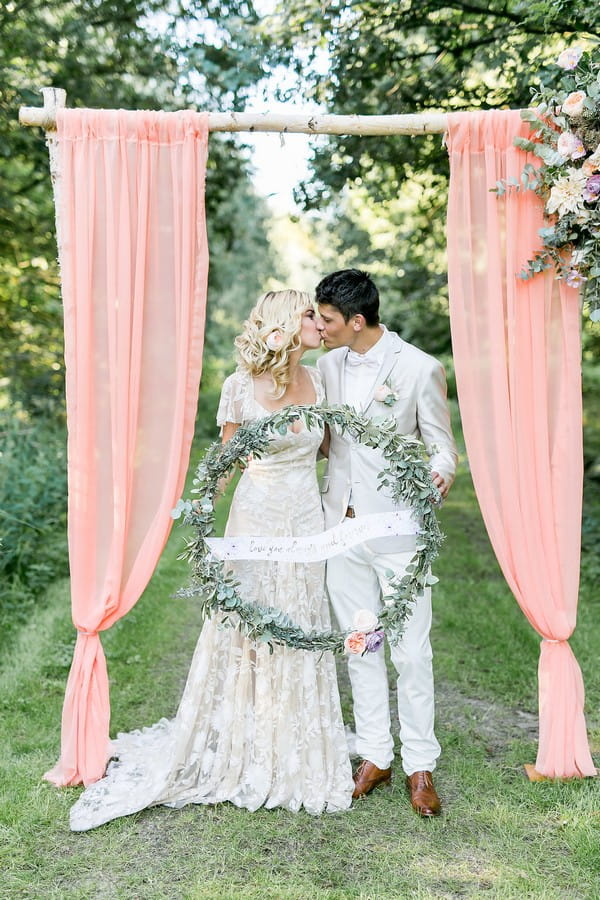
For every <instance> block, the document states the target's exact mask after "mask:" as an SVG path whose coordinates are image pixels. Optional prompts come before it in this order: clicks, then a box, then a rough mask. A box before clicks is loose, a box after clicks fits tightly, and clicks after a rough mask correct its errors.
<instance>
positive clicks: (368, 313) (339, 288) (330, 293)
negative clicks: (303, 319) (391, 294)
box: [315, 269, 379, 326]
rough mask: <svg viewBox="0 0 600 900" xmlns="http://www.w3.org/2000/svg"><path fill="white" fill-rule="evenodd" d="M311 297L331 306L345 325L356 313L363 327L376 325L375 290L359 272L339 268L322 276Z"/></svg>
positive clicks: (376, 301) (377, 323)
mask: <svg viewBox="0 0 600 900" xmlns="http://www.w3.org/2000/svg"><path fill="white" fill-rule="evenodd" d="M315 296H316V301H317V303H327V304H328V305H329V306H335V308H336V309H338V310H339V311H340V312H341V314H342V315H343V317H344V321H345V322H349V321H350V319H351V318H352V316H356V315H358V314H359V313H360V315H361V316H364V317H365V322H366V323H367V325H370V326H373V325H379V291H378V290H377V288H376V287H375V282H374V281H373V280H372V278H370V276H369V275H368V274H367V273H366V272H361V270H360V269H340V270H339V271H338V272H332V273H331V275H326V276H325V278H323V279H322V280H321V281H320V282H319V283H318V285H317V288H316V292H315Z"/></svg>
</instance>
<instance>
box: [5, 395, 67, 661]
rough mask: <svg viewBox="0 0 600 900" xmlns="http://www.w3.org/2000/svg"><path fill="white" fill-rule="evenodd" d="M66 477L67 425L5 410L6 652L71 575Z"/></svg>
mask: <svg viewBox="0 0 600 900" xmlns="http://www.w3.org/2000/svg"><path fill="white" fill-rule="evenodd" d="M66 481H67V478H66V449H65V436H64V427H63V425H62V423H60V422H59V423H57V424H55V423H53V422H50V421H48V420H46V419H43V420H41V421H35V422H34V423H29V424H27V423H23V422H18V421H15V420H11V419H10V418H9V417H8V416H7V415H6V414H2V413H0V536H1V540H0V654H1V652H2V650H3V649H4V648H5V647H6V646H7V644H8V642H9V640H10V639H12V638H13V636H14V632H15V630H16V629H17V628H18V627H19V626H22V625H23V624H24V623H25V622H26V621H27V619H28V618H29V617H30V616H31V615H32V612H33V604H34V602H35V601H36V599H37V598H38V597H39V596H40V595H41V594H43V593H45V592H46V591H47V590H48V585H49V584H51V583H52V582H53V581H54V580H55V579H56V578H58V577H60V576H64V575H66V574H67V570H68V565H67V552H66V549H67V548H66V516H67V508H66V499H67V485H66Z"/></svg>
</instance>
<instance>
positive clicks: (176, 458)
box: [45, 109, 208, 785]
mask: <svg viewBox="0 0 600 900" xmlns="http://www.w3.org/2000/svg"><path fill="white" fill-rule="evenodd" d="M55 141H56V148H55V150H54V154H53V155H54V166H55V171H54V173H53V174H54V180H55V195H56V208H57V233H58V244H59V259H60V267H61V280H62V294H63V303H64V318H65V360H66V399H67V424H68V484H69V501H68V502H69V509H68V535H69V559H70V570H71V600H72V616H73V622H74V625H75V627H76V628H77V631H78V635H77V642H76V645H75V652H74V656H73V662H72V666H71V671H70V674H69V679H68V683H67V690H66V696H65V702H64V707H63V715H62V745H61V756H60V760H59V762H58V763H57V765H56V766H55V767H54V768H53V769H52V770H51V771H50V772H47V773H46V775H45V777H46V778H47V779H48V780H49V781H52V782H53V783H55V784H58V785H70V784H79V783H81V782H83V783H84V784H89V783H91V782H93V781H96V780H97V779H98V778H100V777H102V775H103V773H104V768H105V765H106V761H107V756H108V732H109V720H110V704H109V688H108V676H107V670H106V661H105V657H104V652H103V650H102V644H101V642H100V638H99V633H100V632H102V631H104V630H106V629H107V628H110V627H111V625H113V624H114V622H116V621H117V620H118V619H120V618H121V617H122V616H124V615H125V614H126V613H127V612H128V611H129V610H130V609H131V607H132V606H133V605H134V604H135V603H136V602H137V600H138V599H139V597H140V595H141V593H142V591H143V590H144V588H145V587H146V584H147V583H148V580H149V578H150V576H151V574H152V572H153V570H154V567H155V565H156V563H157V561H158V558H159V556H160V553H161V551H162V549H163V547H164V545H165V543H166V540H167V537H168V535H169V531H170V528H171V525H172V522H173V520H172V518H171V516H170V511H171V509H172V508H173V506H174V505H175V503H176V501H177V498H178V497H179V496H180V495H181V491H182V489H183V484H184V480H185V473H186V469H187V466H188V462H189V454H190V446H191V441H192V437H193V433H194V421H195V415H196V408H197V400H198V389H199V383H200V374H201V370H202V349H203V340H204V321H205V308H206V284H207V274H208V247H207V240H206V226H205V216H204V181H205V174H206V157H207V146H208V116H207V115H206V114H199V113H192V112H179V113H163V112H148V111H142V112H129V111H124V110H75V109H69V110H59V111H58V114H57V136H56V139H55Z"/></svg>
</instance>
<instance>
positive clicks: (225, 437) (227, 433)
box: [216, 422, 240, 497]
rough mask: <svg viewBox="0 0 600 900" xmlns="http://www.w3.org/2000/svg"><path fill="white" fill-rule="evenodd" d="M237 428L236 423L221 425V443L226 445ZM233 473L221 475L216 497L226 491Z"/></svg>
mask: <svg viewBox="0 0 600 900" xmlns="http://www.w3.org/2000/svg"><path fill="white" fill-rule="evenodd" d="M239 427H240V426H239V424H237V423H236V422H225V423H224V425H223V430H222V432H221V443H222V444H226V443H227V441H229V440H231V438H232V437H233V436H234V434H235V433H236V431H237V430H238V428H239ZM234 471H235V470H234ZM234 471H232V472H230V473H229V475H223V477H222V478H219V481H218V483H217V492H216V496H217V497H220V496H221V495H222V494H224V493H225V491H226V490H227V485H228V484H229V482H230V481H231V479H232V478H233V475H234Z"/></svg>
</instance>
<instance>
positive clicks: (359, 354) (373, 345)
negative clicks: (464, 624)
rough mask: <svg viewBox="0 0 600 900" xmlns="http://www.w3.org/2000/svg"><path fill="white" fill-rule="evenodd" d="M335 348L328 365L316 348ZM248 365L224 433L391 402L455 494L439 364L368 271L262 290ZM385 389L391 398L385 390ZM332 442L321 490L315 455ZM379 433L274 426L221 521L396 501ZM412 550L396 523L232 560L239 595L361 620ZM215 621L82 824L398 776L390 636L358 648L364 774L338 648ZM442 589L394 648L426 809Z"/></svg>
mask: <svg viewBox="0 0 600 900" xmlns="http://www.w3.org/2000/svg"><path fill="white" fill-rule="evenodd" d="M321 345H323V347H324V348H325V349H326V350H327V351H328V352H326V353H324V354H323V355H322V356H321V357H319V359H318V363H317V367H316V368H314V367H310V366H304V365H302V364H301V359H302V356H303V355H304V353H305V352H306V351H309V350H317V349H318V348H319V347H320V346H321ZM235 346H236V350H237V355H238V367H237V369H236V371H235V372H234V373H233V374H232V375H230V376H229V377H228V378H227V379H226V380H225V382H224V384H223V388H222V392H221V398H220V402H219V408H218V412H217V423H218V425H219V426H220V428H221V436H222V440H223V442H225V441H228V440H229V439H230V438H231V437H232V436H233V435H234V434H235V432H236V431H237V429H238V428H240V427H241V426H245V425H248V424H250V423H252V422H255V421H256V420H257V419H261V418H264V417H265V416H268V415H270V414H272V413H273V412H275V411H277V410H279V409H282V408H284V407H287V406H291V405H294V406H296V405H298V406H304V405H312V404H321V403H323V402H325V400H326V401H327V403H328V404H330V405H331V404H347V405H349V406H350V407H353V408H354V410H355V411H356V412H359V413H360V414H361V415H362V416H365V417H368V418H377V417H381V416H383V415H385V416H389V415H391V416H393V418H394V420H395V422H396V426H397V429H398V431H399V432H400V433H401V434H405V435H411V436H414V437H416V438H418V439H419V440H420V441H422V443H423V445H424V447H425V450H426V451H427V453H428V456H429V463H430V466H431V478H432V481H433V483H434V484H435V485H436V487H437V488H438V490H439V491H440V494H441V496H442V497H445V496H446V495H447V493H448V490H449V488H450V485H451V483H452V480H453V477H454V472H455V468H456V462H457V453H456V446H455V443H454V439H453V436H452V430H451V425H450V415H449V410H448V404H447V399H446V380H445V375H444V370H443V368H442V366H441V364H440V363H439V362H438V361H437V360H435V359H434V358H433V357H431V356H429V355H428V354H426V353H424V352H423V351H421V350H419V349H418V348H417V347H414V346H413V345H411V344H409V343H407V342H406V341H404V340H402V339H401V338H400V337H399V336H398V335H397V334H395V333H394V332H391V331H389V330H388V329H387V328H386V327H385V326H384V325H383V324H381V323H380V320H379V294H378V291H377V287H376V285H375V284H374V282H373V280H372V279H371V278H370V276H369V275H367V274H366V273H365V272H362V271H359V270H357V269H344V270H340V271H338V272H334V273H332V274H330V275H327V276H326V277H325V278H323V280H322V281H321V282H320V283H319V284H318V285H317V288H316V297H315V300H313V298H312V297H311V295H309V294H307V293H303V292H300V291H295V290H283V291H271V292H268V293H266V294H264V295H263V296H262V297H260V299H259V300H258V302H257V303H256V305H255V307H254V308H253V310H252V311H251V313H250V315H249V317H248V319H247V321H246V322H245V323H244V327H243V331H242V333H241V334H240V335H239V336H238V337H237V338H236V340H235ZM384 393H385V396H383V395H384ZM319 453H322V454H323V455H325V456H327V458H328V463H327V471H326V474H325V476H324V477H323V480H322V484H321V488H319V483H318V479H317V468H316V463H317V455H318V454H319ZM384 467H385V460H384V457H383V454H382V452H381V451H380V450H378V449H377V448H372V447H367V446H365V445H363V444H360V443H358V442H354V441H353V440H352V438H351V437H350V436H349V435H346V434H345V433H344V434H340V433H338V432H337V430H336V429H331V430H330V429H329V428H328V427H323V426H322V425H319V426H314V427H313V426H311V427H307V426H305V425H304V424H303V423H302V422H300V421H297V422H295V423H294V424H293V425H292V426H290V427H289V428H288V430H287V431H286V432H285V433H283V434H281V433H279V431H277V432H275V433H274V434H273V436H272V437H271V438H270V441H269V445H268V448H267V450H266V451H265V452H264V453H263V454H262V455H261V456H260V458H253V459H251V460H250V461H249V462H248V465H247V466H246V467H245V468H244V471H243V473H242V475H241V477H240V480H239V482H238V485H237V487H236V489H235V492H234V495H233V500H232V503H231V508H230V513H229V519H228V522H227V527H226V532H225V533H226V536H228V537H235V536H242V535H245V536H252V535H254V536H258V535H260V536H267V535H268V536H278V537H281V536H288V537H301V536H308V535H317V534H319V533H320V532H322V531H323V529H324V528H330V527H333V526H340V527H341V528H342V529H343V528H345V527H346V526H347V525H348V524H349V523H351V522H352V520H353V519H355V518H358V517H360V516H364V515H368V514H371V513H375V512H388V511H393V510H396V509H398V508H399V505H398V504H397V503H395V502H394V501H393V500H392V498H391V496H389V495H387V494H386V490H385V489H381V490H378V486H379V480H378V476H379V473H380V472H381V471H382V469H383V468H384ZM413 555H414V550H411V551H407V550H406V549H405V547H403V546H399V544H398V541H397V539H396V538H394V537H385V538H381V539H375V540H369V541H366V542H364V543H360V544H356V545H354V546H351V547H350V548H349V549H347V550H345V551H344V552H342V553H340V554H338V555H336V556H333V557H331V558H330V559H329V560H328V561H327V565H326V567H325V564H323V563H315V562H305V561H298V562H286V561H279V560H270V561H269V560H261V561H253V560H245V561H242V560H238V561H236V562H235V563H231V566H232V568H233V570H234V573H235V577H236V580H237V581H238V582H239V584H240V593H241V594H242V595H243V597H244V598H245V599H246V600H247V601H249V602H251V603H253V604H256V605H259V606H265V607H275V608H278V609H280V610H282V611H283V612H284V613H286V614H287V615H288V616H289V617H290V618H291V619H292V620H293V621H294V622H295V623H296V624H297V625H299V626H300V627H301V628H303V629H305V630H306V631H309V632H310V631H323V630H326V629H328V628H329V627H330V612H329V605H331V609H332V611H333V614H334V616H335V618H336V620H337V623H338V625H339V628H340V629H341V630H343V631H350V630H351V629H352V627H353V622H354V619H355V615H356V613H357V612H358V611H359V610H362V611H364V610H367V611H369V612H370V613H372V617H373V619H376V618H377V617H378V614H379V612H380V610H381V602H382V594H383V593H385V589H386V582H387V580H388V579H389V577H390V571H392V572H393V573H394V575H400V576H401V575H402V574H403V573H404V571H405V569H406V566H407V565H408V564H409V562H410V560H411V558H412V557H413ZM222 618H223V617H222V614H221V613H218V614H214V615H212V616H210V617H208V618H207V619H206V621H205V622H204V625H203V628H202V631H201V633H200V636H199V638H198V642H197V645H196V649H195V652H194V656H193V659H192V663H191V666H190V671H189V674H188V679H187V683H186V686H185V689H184V692H183V696H182V699H181V702H180V705H179V708H178V711H177V714H176V716H175V718H173V719H161V720H160V721H159V722H157V723H156V724H155V725H153V726H151V727H150V728H144V729H143V730H142V731H134V732H130V733H128V734H119V735H118V737H117V738H116V740H114V741H113V742H112V747H111V753H112V757H111V761H110V763H109V765H108V768H107V772H106V775H105V776H104V778H102V779H101V780H100V781H98V782H96V783H95V784H92V785H89V786H88V787H87V788H86V789H85V790H84V791H83V792H82V794H81V795H80V797H79V799H78V800H77V802H76V803H75V805H74V806H73V807H72V809H71V816H70V823H71V829H72V830H74V831H86V830H88V829H90V828H95V827H97V826H99V825H102V824H103V823H105V822H108V821H110V820H112V819H115V818H118V817H120V816H125V815H130V814H131V813H134V812H138V811H140V810H142V809H145V808H147V807H149V806H155V805H158V804H163V805H166V806H171V807H182V806H184V805H186V804H188V803H201V804H215V803H222V802H225V801H228V802H230V803H233V804H235V805H236V806H239V807H244V808H246V809H249V810H256V809H258V808H259V807H261V806H264V807H266V808H272V807H284V808H286V809H289V810H292V811H297V810H299V809H301V808H304V809H305V810H306V811H307V812H309V813H312V814H315V815H318V814H320V813H322V812H323V811H328V812H336V811H340V810H344V809H347V808H348V807H349V806H350V805H351V803H352V800H353V799H357V798H360V797H364V796H365V795H367V794H369V793H370V792H371V791H372V790H373V789H374V788H376V787H378V786H379V785H383V784H386V783H388V782H389V781H390V779H391V777H392V769H391V763H392V760H393V756H394V739H393V736H392V730H391V720H390V703H389V686H388V675H387V669H386V663H385V657H384V654H383V652H382V651H379V652H373V653H364V654H362V655H359V654H353V655H349V657H348V669H349V675H350V681H351V685H352V700H353V711H354V726H355V732H356V744H355V749H356V753H357V755H359V756H360V758H361V762H360V763H359V765H358V767H357V769H356V771H355V772H354V774H353V773H352V768H351V764H350V759H349V753H348V744H347V739H346V733H345V729H344V724H343V720H342V713H341V707H340V699H339V693H338V685H337V677H336V668H335V661H334V658H333V656H332V654H331V652H329V651H328V652H324V653H316V652H313V651H311V650H298V649H294V648H292V647H288V646H285V645H279V644H276V645H275V646H274V647H273V648H269V646H268V645H267V644H266V643H261V642H257V641H255V640H251V639H250V638H248V637H246V636H245V635H244V633H243V630H241V629H237V628H234V627H224V626H223V623H222ZM430 627H431V588H430V587H426V588H424V590H423V592H422V594H420V595H419V596H418V598H417V599H416V601H415V602H414V603H413V604H412V611H411V614H410V617H409V619H408V621H407V623H406V628H405V631H404V633H403V635H402V638H401V640H400V642H399V643H398V644H397V645H394V646H391V647H390V652H391V660H392V663H393V666H394V668H395V670H396V673H397V696H398V717H399V721H400V735H399V736H400V743H401V750H400V752H401V759H402V768H403V769H404V773H405V776H406V784H407V788H408V792H409V797H410V802H411V804H412V806H413V808H414V810H415V811H416V812H417V813H418V814H419V815H420V816H422V817H425V818H429V817H431V816H435V815H437V814H438V813H439V812H440V800H439V797H438V795H437V792H436V790H435V787H434V784H433V780H432V772H433V771H434V769H435V766H436V762H437V759H438V757H439V754H440V745H439V743H438V741H437V739H436V737H435V733H434V686H433V672H432V653H431V644H430V640H429V631H430Z"/></svg>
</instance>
